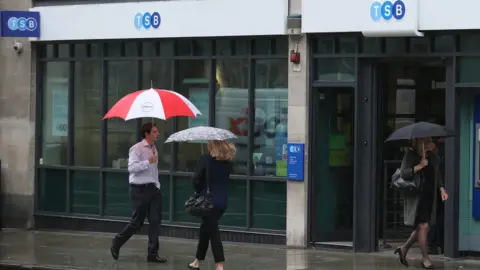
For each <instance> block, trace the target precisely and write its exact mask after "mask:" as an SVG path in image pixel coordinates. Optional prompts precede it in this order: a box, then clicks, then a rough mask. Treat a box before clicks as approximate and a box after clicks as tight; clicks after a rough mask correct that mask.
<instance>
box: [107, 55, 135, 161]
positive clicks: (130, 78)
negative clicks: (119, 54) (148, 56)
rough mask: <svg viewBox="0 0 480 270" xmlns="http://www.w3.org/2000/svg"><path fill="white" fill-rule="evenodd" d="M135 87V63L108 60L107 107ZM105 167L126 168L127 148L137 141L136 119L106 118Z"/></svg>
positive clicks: (110, 106) (132, 90)
mask: <svg viewBox="0 0 480 270" xmlns="http://www.w3.org/2000/svg"><path fill="white" fill-rule="evenodd" d="M136 90H138V89H137V65H136V62H134V61H112V62H108V93H107V95H108V97H107V98H108V108H109V109H110V108H112V106H113V105H114V104H115V103H117V101H118V100H120V99H121V98H122V97H124V96H125V95H127V94H130V93H132V92H134V91H136ZM107 121H108V122H107V163H106V166H107V167H111V168H117V169H121V168H122V169H126V168H127V167H128V150H129V149H130V147H131V146H132V145H133V144H135V143H136V142H137V123H138V122H137V121H136V120H129V121H124V120H123V119H118V118H113V119H109V120H107Z"/></svg>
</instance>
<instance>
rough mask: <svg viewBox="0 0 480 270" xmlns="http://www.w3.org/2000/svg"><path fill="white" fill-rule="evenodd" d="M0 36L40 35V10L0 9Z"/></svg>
mask: <svg viewBox="0 0 480 270" xmlns="http://www.w3.org/2000/svg"><path fill="white" fill-rule="evenodd" d="M0 28H1V31H0V32H1V36H3V37H40V12H30V11H1V15H0Z"/></svg>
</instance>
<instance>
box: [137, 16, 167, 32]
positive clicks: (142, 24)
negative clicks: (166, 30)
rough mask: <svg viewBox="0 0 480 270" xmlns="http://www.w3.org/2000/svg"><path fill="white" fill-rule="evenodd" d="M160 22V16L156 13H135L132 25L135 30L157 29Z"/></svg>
mask: <svg viewBox="0 0 480 270" xmlns="http://www.w3.org/2000/svg"><path fill="white" fill-rule="evenodd" d="M161 21H162V19H161V17H160V14H159V13H158V12H153V13H150V12H145V13H143V14H142V13H140V12H139V13H137V14H135V18H134V24H135V28H137V30H141V29H142V28H145V29H150V28H153V29H157V28H158V27H159V26H160V22H161Z"/></svg>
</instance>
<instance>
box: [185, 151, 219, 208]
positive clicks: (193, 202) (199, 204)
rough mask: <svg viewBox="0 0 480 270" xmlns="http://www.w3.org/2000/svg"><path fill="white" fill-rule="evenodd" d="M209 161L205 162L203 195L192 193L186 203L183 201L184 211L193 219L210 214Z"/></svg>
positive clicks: (211, 205) (211, 201)
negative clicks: (204, 188) (204, 189)
mask: <svg viewBox="0 0 480 270" xmlns="http://www.w3.org/2000/svg"><path fill="white" fill-rule="evenodd" d="M209 165H210V159H209V160H208V162H207V165H206V169H205V171H206V172H205V185H206V188H207V190H206V192H205V194H199V193H197V192H195V193H193V195H192V196H190V198H188V200H187V201H185V211H186V212H187V213H189V214H190V215H192V216H195V217H204V216H208V215H210V214H211V213H212V210H213V200H212V192H211V191H210V169H209V167H210V166H209Z"/></svg>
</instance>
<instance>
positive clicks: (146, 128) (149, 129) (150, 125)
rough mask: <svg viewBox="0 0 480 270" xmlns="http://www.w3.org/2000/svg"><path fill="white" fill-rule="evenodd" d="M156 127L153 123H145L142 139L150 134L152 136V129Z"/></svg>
mask: <svg viewBox="0 0 480 270" xmlns="http://www.w3.org/2000/svg"><path fill="white" fill-rule="evenodd" d="M155 126H156V125H155V124H154V123H152V122H148V123H145V124H143V126H142V138H143V139H145V137H146V136H145V133H148V134H150V132H152V128H153V127H155Z"/></svg>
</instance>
